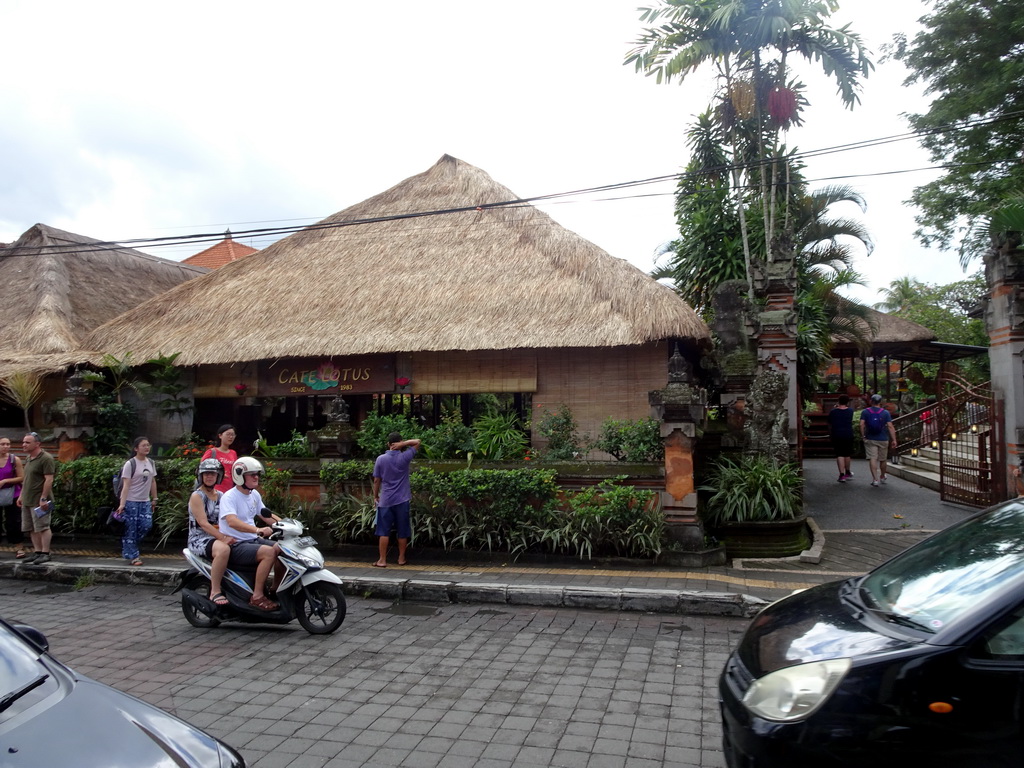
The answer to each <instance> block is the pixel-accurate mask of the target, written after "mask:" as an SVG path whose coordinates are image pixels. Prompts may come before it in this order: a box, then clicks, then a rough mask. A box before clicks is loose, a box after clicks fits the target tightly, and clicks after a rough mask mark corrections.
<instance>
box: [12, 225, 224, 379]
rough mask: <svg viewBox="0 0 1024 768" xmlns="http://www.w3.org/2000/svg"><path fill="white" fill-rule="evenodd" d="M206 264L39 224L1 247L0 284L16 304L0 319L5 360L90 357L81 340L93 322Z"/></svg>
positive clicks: (57, 361)
mask: <svg viewBox="0 0 1024 768" xmlns="http://www.w3.org/2000/svg"><path fill="white" fill-rule="evenodd" d="M206 271H207V270H205V269H201V268H199V267H188V266H183V265H181V264H179V263H178V262H175V261H169V260H167V259H160V258H157V257H156V256H150V255H148V254H145V253H141V252H139V251H134V250H132V249H130V248H119V247H113V248H109V247H106V246H103V245H101V244H100V241H99V240H94V239H92V238H89V237H83V236H82V235H75V234H72V233H70V232H63V231H61V230H59V229H54V228H53V227H48V226H46V225H45V224H36V225H35V226H34V227H32V228H31V229H29V230H28V231H27V232H25V233H24V234H23V235H22V236H21V237H20V238H18V240H17V241H16V242H14V243H12V244H11V245H10V246H9V247H7V248H4V249H2V250H0V284H2V285H3V286H4V291H5V295H7V296H8V297H10V299H11V302H10V304H11V307H10V308H11V310H12V312H14V315H12V318H11V321H10V322H7V323H3V324H2V325H0V368H2V369H3V370H10V369H13V368H19V367H22V368H28V369H33V370H55V369H57V368H60V367H63V365H62V363H63V364H67V362H74V361H76V360H84V359H86V358H87V356H85V355H83V353H82V352H81V351H80V350H81V349H82V343H81V342H82V339H83V338H84V337H85V336H86V335H87V334H88V333H89V332H91V331H92V330H93V329H94V328H96V327H97V326H99V325H101V324H103V323H105V322H107V321H108V320H110V319H111V318H113V317H116V316H117V315H119V314H121V313H122V312H124V311H125V310H126V309H130V308H132V307H134V306H136V305H138V304H140V303H141V302H143V301H145V300H147V299H150V298H152V297H153V296H156V295H158V294H161V293H164V292H165V291H168V290H170V289H171V288H174V287H175V286H178V285H180V284H181V283H182V282H184V281H186V280H190V279H192V278H194V277H197V276H199V275H201V274H204V273H205V272H206ZM104 351H112V352H114V351H117V350H104Z"/></svg>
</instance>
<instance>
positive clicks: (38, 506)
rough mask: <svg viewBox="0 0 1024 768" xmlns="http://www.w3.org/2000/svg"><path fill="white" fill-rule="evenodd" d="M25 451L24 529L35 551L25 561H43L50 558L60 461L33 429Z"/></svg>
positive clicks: (22, 509) (28, 435)
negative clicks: (48, 450)
mask: <svg viewBox="0 0 1024 768" xmlns="http://www.w3.org/2000/svg"><path fill="white" fill-rule="evenodd" d="M21 449H22V450H23V451H24V452H25V478H24V480H22V483H21V497H20V503H21V530H22V533H27V534H29V538H30V539H31V540H32V549H33V552H32V554H31V555H29V556H28V557H26V558H25V559H24V560H23V561H22V562H24V563H25V564H26V565H42V564H43V563H48V562H50V541H51V540H52V538H53V531H51V530H50V517H51V514H52V512H53V495H52V494H53V476H54V475H55V474H56V472H57V462H55V461H54V460H53V456H51V455H50V454H49V453H47V452H46V451H44V450H43V443H42V441H41V440H40V439H39V435H38V434H36V433H35V432H29V433H28V434H27V435H25V437H23V438H22V440H21Z"/></svg>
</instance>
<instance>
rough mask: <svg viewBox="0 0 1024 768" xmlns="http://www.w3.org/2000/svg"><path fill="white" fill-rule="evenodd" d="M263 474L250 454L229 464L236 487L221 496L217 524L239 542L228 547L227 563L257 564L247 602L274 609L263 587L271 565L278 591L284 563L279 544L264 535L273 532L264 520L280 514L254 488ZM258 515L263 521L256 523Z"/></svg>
mask: <svg viewBox="0 0 1024 768" xmlns="http://www.w3.org/2000/svg"><path fill="white" fill-rule="evenodd" d="M262 475H263V465H262V464H260V463H259V461H257V460H256V459H254V458H252V457H251V456H243V457H242V458H240V459H238V460H236V461H235V464H234V466H233V467H231V479H232V481H233V482H234V484H235V487H234V488H232V489H231V490H230V491H228V492H227V493H225V494H224V495H223V496H222V497H221V499H220V522H219V523H218V527H219V528H220V531H221V533H223V534H226V535H228V536H232V537H234V538H236V539H238V543H236V544H235V545H234V546H232V547H231V554H230V556H229V558H228V564H229V565H230V566H231V567H232V568H239V567H243V568H244V567H252V566H253V565H255V566H256V582H255V583H254V584H253V587H252V597H251V598H249V604H250V605H251V606H253V607H254V608H258V609H260V610H261V611H276V610H277V609H278V607H279V606H278V604H277V603H275V602H274V601H273V600H270V599H269V598H268V597H267V596H266V595H265V594H264V592H263V588H264V585H265V584H266V583H267V576H269V575H270V569H271V568H273V569H274V586H273V590H274V593H275V594H276V593H277V587H278V585H279V584H280V583H281V580H282V579H283V578H284V566H283V565H282V564H281V563H280V562H279V560H278V554H279V552H280V547H278V545H277V544H276V543H274V542H273V541H270V540H268V539H267V538H265V537H267V536H270V535H271V533H273V530H272V529H271V528H270V527H269V525H266V523H268V522H274V521H275V520H279V519H280V518H278V517H277V516H276V515H273V514H268V512H269V511H268V510H266V509H264V508H263V498H262V497H261V496H260V492H259V491H258V490H256V489H257V487H259V484H260V477H261V476H262ZM257 517H259V518H260V522H262V523H264V525H262V526H259V525H256V523H255V520H256V518H257Z"/></svg>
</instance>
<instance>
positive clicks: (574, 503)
mask: <svg viewBox="0 0 1024 768" xmlns="http://www.w3.org/2000/svg"><path fill="white" fill-rule="evenodd" d="M624 479H625V477H620V478H615V479H611V480H605V481H604V482H602V483H600V484H598V485H596V486H591V487H589V488H584V489H582V490H580V491H577V492H576V493H574V494H572V495H569V496H568V497H567V499H566V502H567V505H568V510H567V511H568V514H567V515H566V516H565V522H564V524H563V525H562V526H561V527H558V528H553V529H550V530H548V531H547V532H546V533H545V535H544V537H543V541H544V543H545V544H547V545H548V546H549V547H550V548H551V549H552V550H553V551H556V552H557V551H570V552H573V553H575V554H576V556H577V557H579V558H580V559H584V558H586V559H588V560H589V559H590V558H591V557H593V555H594V554H595V553H597V554H615V555H629V556H632V557H656V556H657V555H659V554H660V553H661V547H662V544H663V543H664V541H665V516H664V514H662V511H661V507H660V505H658V504H657V503H656V501H657V496H656V494H655V493H654V491H643V490H638V489H636V488H633V487H632V486H624V485H620V483H621V482H622V480H624Z"/></svg>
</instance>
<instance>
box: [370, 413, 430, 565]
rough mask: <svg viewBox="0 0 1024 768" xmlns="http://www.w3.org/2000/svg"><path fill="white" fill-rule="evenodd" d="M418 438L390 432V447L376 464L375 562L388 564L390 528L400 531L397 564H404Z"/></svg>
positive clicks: (374, 489)
mask: <svg viewBox="0 0 1024 768" xmlns="http://www.w3.org/2000/svg"><path fill="white" fill-rule="evenodd" d="M419 447H420V441H419V440H403V439H402V436H401V435H400V434H399V433H398V432H392V433H391V434H390V435H388V449H387V451H385V452H384V453H382V454H381V455H380V456H378V457H377V461H376V462H374V465H373V500H374V502H375V503H376V505H377V527H376V529H375V531H374V533H375V534H376V535H377V537H378V538H377V542H378V548H379V553H378V554H379V557H378V558H377V562H375V563H374V566H376V567H377V568H387V566H388V558H387V554H388V543H389V541H390V537H391V530H392V529H395V532H396V533H397V535H398V564H399V565H405V563H406V560H405V550H406V548H407V547H408V545H409V539H410V538H411V537H412V523H411V521H410V519H409V506H410V502H411V501H412V489H411V488H410V486H409V473H410V465H411V464H412V460H413V459H414V458H415V457H416V451H417V450H419Z"/></svg>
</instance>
